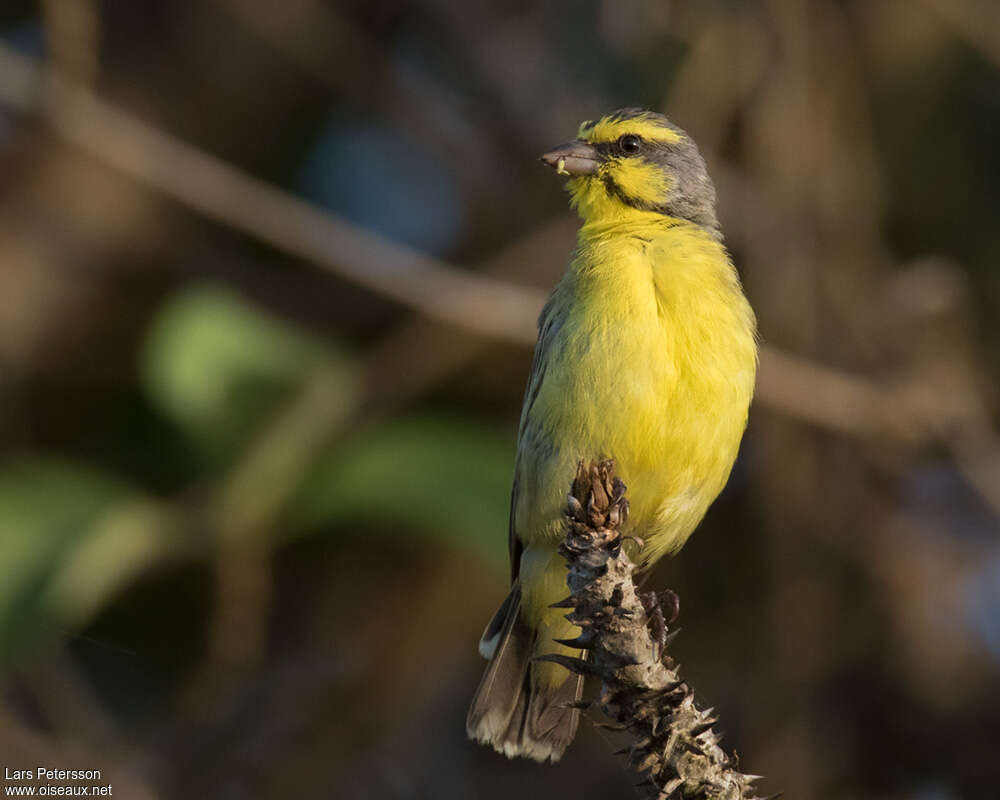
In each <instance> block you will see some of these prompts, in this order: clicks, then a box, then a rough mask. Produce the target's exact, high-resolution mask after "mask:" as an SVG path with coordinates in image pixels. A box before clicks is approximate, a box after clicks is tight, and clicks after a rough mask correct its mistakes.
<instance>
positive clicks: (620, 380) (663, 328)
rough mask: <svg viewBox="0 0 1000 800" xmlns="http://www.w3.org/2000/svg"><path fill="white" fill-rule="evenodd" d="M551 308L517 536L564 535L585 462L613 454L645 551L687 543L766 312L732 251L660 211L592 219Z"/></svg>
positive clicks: (717, 474)
mask: <svg viewBox="0 0 1000 800" xmlns="http://www.w3.org/2000/svg"><path fill="white" fill-rule="evenodd" d="M546 319H547V325H548V326H549V329H548V331H547V333H546V334H545V335H543V338H542V341H540V343H539V352H538V354H537V356H536V366H535V370H534V374H533V376H532V381H533V382H534V383H535V388H534V390H532V388H531V386H530V385H529V393H528V397H527V398H526V401H525V410H524V414H523V417H522V424H521V434H520V438H519V442H518V463H517V481H518V491H517V496H516V502H515V508H514V527H515V530H516V531H517V535H518V537H519V538H521V539H522V541H524V542H525V543H527V544H534V543H539V544H540V543H542V542H545V541H551V542H556V541H558V540H560V539H561V537H562V535H563V529H562V522H561V513H562V509H563V507H564V506H565V498H566V493H567V490H568V486H569V481H570V480H571V479H572V476H573V474H574V470H575V465H576V462H577V460H578V459H580V458H586V459H590V458H595V457H601V456H606V457H611V458H614V459H615V460H616V462H617V464H618V471H619V474H620V475H621V477H622V479H623V480H624V481H625V483H626V484H627V485H628V487H629V497H630V503H631V514H630V520H629V528H630V530H631V531H632V532H634V533H635V534H636V535H639V536H641V537H643V539H644V540H645V541H646V551H645V553H644V557H646V558H649V559H655V558H657V557H659V556H660V555H662V554H663V553H665V552H669V551H673V550H676V549H678V548H679V547H680V546H681V545H682V544H683V543H684V541H685V540H686V539H687V537H688V536H689V535H690V533H691V531H692V530H693V529H694V527H695V526H696V525H697V524H698V522H699V521H700V519H701V518H702V516H703V515H704V513H705V511H706V510H707V508H708V506H709V504H710V503H711V502H712V500H714V499H715V497H716V496H717V495H718V493H719V492H720V491H721V490H722V488H723V486H724V485H725V483H726V480H727V479H728V476H729V471H730V469H731V467H732V464H733V461H734V460H735V458H736V453H737V450H738V448H739V442H740V438H741V436H742V433H743V429H744V427H745V426H746V419H747V409H748V406H749V404H750V399H751V396H752V394H753V385H754V378H755V373H756V363H757V355H756V341H755V323H754V316H753V312H752V311H751V309H750V306H749V304H748V303H747V301H746V299H745V298H744V296H743V292H742V289H741V287H740V284H739V279H738V278H737V275H736V272H735V270H734V269H733V267H732V264H731V262H730V260H729V258H728V255H727V254H726V251H725V249H724V248H723V246H722V244H721V243H720V242H718V241H717V240H716V239H715V238H714V237H712V236H711V235H710V234H709V233H707V232H705V231H704V230H702V229H701V228H699V227H697V226H695V225H692V224H690V223H686V222H682V221H678V220H671V219H667V218H664V217H662V216H661V215H652V214H651V215H649V217H648V218H642V219H640V220H638V221H635V222H630V223H628V224H622V223H617V224H613V225H599V224H587V225H584V227H583V228H582V229H581V231H580V237H579V247H578V252H577V255H576V257H575V259H574V261H573V263H572V265H571V267H570V269H569V271H568V272H567V274H566V276H565V277H564V278H563V280H562V282H561V283H560V284H559V286H558V287H557V288H556V291H555V292H554V294H553V297H552V299H551V300H550V306H549V307H548V309H547V312H546Z"/></svg>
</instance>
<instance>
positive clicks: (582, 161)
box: [541, 139, 598, 177]
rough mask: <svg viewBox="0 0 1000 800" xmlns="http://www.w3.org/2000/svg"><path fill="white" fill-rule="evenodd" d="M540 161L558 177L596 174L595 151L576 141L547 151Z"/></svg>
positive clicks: (580, 141) (584, 143)
mask: <svg viewBox="0 0 1000 800" xmlns="http://www.w3.org/2000/svg"><path fill="white" fill-rule="evenodd" d="M541 160H542V161H543V162H544V163H546V164H548V165H549V166H550V167H552V168H553V169H554V170H555V171H556V172H557V173H558V174H559V175H570V176H573V177H577V176H580V175H593V174H594V173H595V172H597V163H598V162H597V151H596V150H595V149H594V148H593V146H592V145H590V144H588V143H587V142H585V141H583V140H582V139H577V140H576V141H573V142H566V144H561V145H559V146H558V147H556V148H554V149H552V150H549V152H547V153H546V154H545V155H543V156H542V158H541Z"/></svg>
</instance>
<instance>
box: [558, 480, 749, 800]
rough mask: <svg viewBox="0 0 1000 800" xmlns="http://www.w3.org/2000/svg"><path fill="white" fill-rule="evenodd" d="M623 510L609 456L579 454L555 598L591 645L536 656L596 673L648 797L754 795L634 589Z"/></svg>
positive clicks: (727, 799) (733, 798) (657, 617)
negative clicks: (579, 653) (575, 654)
mask: <svg viewBox="0 0 1000 800" xmlns="http://www.w3.org/2000/svg"><path fill="white" fill-rule="evenodd" d="M627 517H628V500H627V499H626V497H625V484H624V483H622V481H621V480H619V479H618V478H616V477H615V476H614V463H613V462H612V461H609V460H606V461H601V462H591V463H590V464H589V465H585V464H584V462H582V461H581V462H580V464H579V466H578V468H577V474H576V479H575V480H574V481H573V487H572V491H571V492H570V495H569V499H568V505H567V509H566V522H567V526H566V527H567V530H566V538H565V540H564V541H563V544H562V545H561V547H560V552H561V553H562V555H563V556H564V557H565V558H566V561H567V564H568V579H567V582H568V584H569V588H570V595H569V597H567V598H566V599H565V600H563V601H561V602H559V603H557V604H556V607H559V608H568V609H571V611H570V613H569V614H568V615H567V619H569V620H570V621H571V622H572V623H573V624H574V625H578V626H579V627H580V628H581V629H582V631H583V632H582V634H581V635H580V637H579V638H578V639H574V640H572V641H567V642H565V644H570V645H572V646H577V647H582V648H585V649H586V650H588V651H589V654H588V657H587V658H586V659H579V658H572V657H569V656H564V655H548V656H544V657H542V660H546V661H552V662H555V663H558V664H562V665H563V666H565V667H566V668H567V669H569V670H571V671H573V672H577V673H581V674H586V675H594V676H596V677H597V678H598V679H599V680H600V681H601V689H600V695H599V701H598V702H599V705H600V708H601V710H602V711H603V712H604V713H605V714H607V715H608V716H609V717H611V719H612V720H614V723H615V725H614V727H615V728H616V729H619V730H624V731H628V732H629V734H630V735H631V737H632V739H633V742H632V744H631V745H629V746H628V747H626V748H625V749H623V750H621V751H619V752H620V753H621V754H622V755H624V756H626V757H627V759H628V761H629V763H630V764H631V765H632V766H633V767H634V768H635V769H636V770H637V771H638V772H639V773H640V774H641V776H642V777H643V779H644V780H643V782H642V783H641V784H639V786H640V787H642V789H643V790H644V796H646V797H648V798H657V800H667V799H668V798H678V799H679V798H699V799H704V800H709V798H711V800H756V798H757V795H756V794H755V792H754V789H753V787H752V784H753V783H754V781H756V780H757V779H758V778H759V777H760V776H758V775H746V774H743V773H741V772H740V771H739V770H738V769H737V764H736V762H735V759H734V758H733V757H731V756H729V755H728V754H727V753H726V752H725V751H724V750H723V749H722V748H721V747H720V746H719V736H718V734H716V732H715V731H714V730H713V729H712V726H713V725H714V724H715V723H716V721H717V719H716V717H715V716H713V710H712V709H711V708H708V709H700V708H698V706H697V705H696V704H695V700H694V691H693V689H692V688H691V686H690V685H689V684H688V682H687V681H685V680H682V679H681V677H680V675H679V674H678V673H679V669H678V666H677V664H676V662H675V661H674V660H673V659H672V658H671V657H670V656H669V655H667V653H666V646H667V644H669V641H670V639H671V638H672V637H671V634H670V633H668V632H667V625H666V621H665V620H664V617H663V616H662V612H661V611H660V609H659V605H658V603H657V602H656V601H651V598H650V597H649V596H644V595H640V594H639V593H638V592H637V591H636V588H635V583H634V582H633V578H632V573H633V571H634V570H635V568H636V565H635V564H634V563H633V562H632V560H631V559H630V558H629V556H628V554H627V552H626V548H624V547H623V546H622V544H623V540H624V539H626V538H627V537H623V535H622V533H621V526H622V525H623V524H624V522H625V520H626V519H627Z"/></svg>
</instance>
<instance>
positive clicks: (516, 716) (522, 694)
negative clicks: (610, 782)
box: [465, 583, 583, 761]
mask: <svg viewBox="0 0 1000 800" xmlns="http://www.w3.org/2000/svg"><path fill="white" fill-rule="evenodd" d="M520 605H521V599H520V589H519V587H518V585H517V583H515V584H514V586H513V588H512V589H511V593H510V595H509V596H508V597H507V599H506V600H505V601H504V604H503V605H502V606H501V607H500V611H498V612H497V616H496V617H495V618H494V620H493V622H491V623H490V625H489V626H487V628H486V632H485V633H484V634H483V641H482V642H481V643H480V650H481V651H485V653H487V654H490V655H491V656H492V658H491V659H490V663H489V666H487V667H486V673H485V674H484V675H483V679H482V681H480V683H479V688H478V689H477V690H476V694H475V696H474V697H473V698H472V706H471V708H470V709H469V716H468V719H467V720H466V723H465V725H466V731H467V732H468V734H469V738H471V739H475V740H477V741H479V742H482V743H483V744H488V745H491V746H492V747H493V749H494V750H496V751H497V752H498V753H503V754H504V755H506V756H507V757H508V758H513V757H514V756H525V757H527V758H532V759H534V760H535V761H547V760H551V761H558V760H559V758H560V757H561V756H562V754H563V752H564V751H565V750H566V748H567V747H568V746H569V743H570V742H571V741H572V740H573V736H574V734H575V733H576V726H577V723H578V721H579V717H580V712H579V711H578V710H577V709H575V708H567V705H568V704H569V703H573V702H575V701H577V700H579V699H580V692H581V689H582V684H583V679H582V678H581V677H580V676H577V675H569V676H567V678H566V681H565V682H564V683H562V684H561V685H560V686H543V685H539V684H538V683H537V681H535V680H534V679H533V672H534V670H533V668H532V666H531V658H532V657H533V656H534V655H535V643H536V638H537V636H536V633H535V631H534V630H532V628H531V627H529V626H528V625H527V624H526V623H525V622H524V620H523V619H522V618H521V615H520V613H519V612H520ZM491 651H492V652H491Z"/></svg>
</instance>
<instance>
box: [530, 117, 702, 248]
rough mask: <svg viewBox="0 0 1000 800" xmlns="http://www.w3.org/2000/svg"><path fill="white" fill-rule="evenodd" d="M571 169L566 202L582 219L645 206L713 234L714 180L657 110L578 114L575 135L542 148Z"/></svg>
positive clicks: (614, 216) (629, 213)
mask: <svg viewBox="0 0 1000 800" xmlns="http://www.w3.org/2000/svg"><path fill="white" fill-rule="evenodd" d="M542 161H543V162H545V163H546V164H548V165H549V166H550V167H552V168H554V169H555V170H556V172H558V173H559V174H560V175H567V176H569V178H570V180H569V192H570V196H571V203H572V205H573V207H574V208H576V210H577V211H578V212H579V214H580V216H581V217H582V218H583V220H584V222H612V221H616V220H627V219H629V218H631V217H634V216H636V215H637V213H638V214H640V215H648V214H649V213H650V212H652V213H656V214H662V215H664V216H667V217H673V218H676V219H684V220H688V221H690V222H693V223H695V224H696V225H700V226H702V227H704V228H706V229H708V230H709V231H711V232H712V233H713V234H715V235H717V234H718V228H719V223H718V220H717V218H716V216H715V188H714V187H713V186H712V181H711V180H710V179H709V177H708V170H707V169H706V168H705V160H704V159H703V158H702V157H701V153H699V152H698V147H697V146H696V145H695V143H694V142H693V141H692V140H691V138H690V137H689V136H688V135H687V134H686V133H684V131H682V130H681V129H680V128H678V127H677V126H676V125H674V124H673V123H672V122H670V121H669V120H668V119H667V118H666V117H664V116H663V115H662V114H657V113H655V112H652V111H644V110H642V109H637V108H624V109H621V110H620V111H615V112H614V113H612V114H609V115H608V116H606V117H604V118H602V119H600V120H598V121H597V122H590V121H588V122H584V123H583V124H582V125H581V126H580V130H579V132H578V134H577V138H576V139H575V140H573V141H571V142H567V143H566V144H563V145H560V146H559V147H556V148H555V149H553V150H550V151H549V152H548V153H546V154H545V155H543V156H542Z"/></svg>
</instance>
